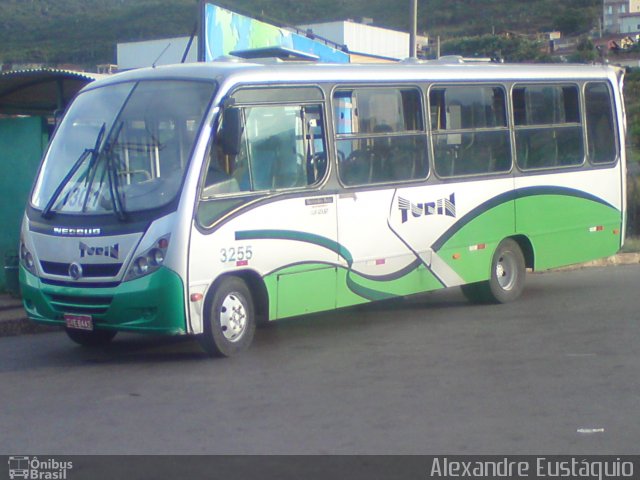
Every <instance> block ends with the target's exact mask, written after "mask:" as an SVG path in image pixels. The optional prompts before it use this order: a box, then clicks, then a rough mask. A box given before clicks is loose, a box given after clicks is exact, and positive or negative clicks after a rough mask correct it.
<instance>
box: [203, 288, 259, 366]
mask: <svg viewBox="0 0 640 480" xmlns="http://www.w3.org/2000/svg"><path fill="white" fill-rule="evenodd" d="M207 304H208V306H207V314H206V315H207V316H206V318H205V319H204V326H203V333H202V335H200V336H199V341H200V345H201V346H202V348H203V349H204V351H205V352H207V353H208V354H209V355H210V356H214V357H230V356H232V355H235V354H237V353H239V352H241V351H243V350H246V349H247V348H248V347H249V345H250V344H251V341H252V340H253V335H254V333H255V330H256V318H255V310H254V305H253V298H252V296H251V291H250V290H249V288H248V287H247V284H246V283H245V282H244V281H243V280H241V279H240V278H238V277H228V278H225V279H223V280H222V281H221V282H220V284H219V285H218V286H217V287H216V289H215V292H214V293H213V297H212V298H211V300H210V301H209V302H207Z"/></svg>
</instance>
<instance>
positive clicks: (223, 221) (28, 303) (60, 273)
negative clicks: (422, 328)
mask: <svg viewBox="0 0 640 480" xmlns="http://www.w3.org/2000/svg"><path fill="white" fill-rule="evenodd" d="M622 83H623V71H622V70H621V69H618V68H615V67H612V66H605V65H596V66H576V65H507V64H482V65H480V64H470V63H456V64H442V63H429V62H402V63H399V64H394V65H330V64H306V63H304V64H291V63H289V64H275V63H274V64H262V65H260V64H256V63H239V62H220V63H217V62H212V63H207V64H204V63H202V64H189V65H176V66H166V67H157V68H149V69H140V70H135V71H129V72H124V73H121V74H117V75H114V76H111V77H109V78H106V79H102V80H99V81H96V82H94V83H92V84H90V85H88V86H86V87H85V88H84V89H83V90H82V91H81V92H80V93H79V94H78V95H77V97H76V98H75V99H74V101H73V102H72V104H71V105H70V107H69V108H68V110H67V111H66V112H65V114H64V116H63V118H62V120H61V122H60V124H59V126H58V127H57V129H56V132H55V134H54V136H53V138H52V141H51V143H50V145H49V147H48V149H47V151H46V152H45V155H44V158H43V161H42V164H41V167H40V169H39V172H38V174H37V177H36V179H35V182H34V187H33V190H32V193H31V197H30V200H29V202H28V205H27V206H26V211H25V215H24V220H23V224H22V229H21V241H20V242H21V243H20V259H21V267H20V282H21V290H22V296H23V301H24V308H25V310H26V312H27V314H28V316H29V318H31V319H32V320H33V321H35V322H38V323H43V324H51V325H60V326H62V327H64V328H65V330H66V332H67V334H68V336H69V337H70V338H71V340H73V341H75V342H77V343H79V344H81V345H87V346H92V345H101V344H105V343H107V342H109V341H110V340H111V339H112V338H113V337H114V336H115V335H116V332H118V331H128V332H141V333H154V334H168V335H192V336H195V337H197V339H198V340H199V342H200V344H201V345H202V347H203V349H204V350H205V351H206V352H207V353H208V354H210V355H214V356H229V355H233V354H236V353H238V352H240V351H242V350H244V349H246V348H247V346H248V345H249V344H250V342H251V341H252V338H253V336H254V332H255V328H256V325H258V324H261V323H267V322H270V321H273V320H277V319H282V318H288V317H295V316H300V315H304V314H309V313H313V312H321V311H330V310H333V309H338V308H342V307H348V306H353V305H357V304H363V303H366V302H373V301H378V300H385V299H390V298H394V297H403V296H408V295H412V294H417V293H421V292H427V291H432V290H437V289H441V288H444V287H454V286H460V287H461V288H462V291H463V292H464V294H465V295H466V297H468V299H469V300H471V301H474V302H480V303H484V302H494V303H506V302H511V301H513V300H515V299H516V298H517V297H518V296H519V295H520V294H521V292H522V290H523V287H524V282H525V276H526V272H527V269H530V270H545V269H550V268H554V267H559V266H563V265H569V264H575V263H579V262H584V261H588V260H592V259H596V258H599V257H605V256H609V255H612V254H615V253H616V252H617V251H618V250H619V249H620V247H621V246H622V244H623V239H624V234H625V171H626V166H625V151H624V145H625V116H624V105H623V98H622ZM390 321H391V320H390Z"/></svg>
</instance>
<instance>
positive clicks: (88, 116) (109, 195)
mask: <svg viewBox="0 0 640 480" xmlns="http://www.w3.org/2000/svg"><path fill="white" fill-rule="evenodd" d="M214 89H215V85H214V84H213V83H208V82H207V83H205V82H193V81H191V82H186V81H176V80H166V81H146V82H145V81H142V82H135V83H134V82H125V83H120V84H115V85H109V86H105V87H101V88H95V89H91V90H88V91H86V92H84V93H82V94H80V95H79V96H78V98H77V99H76V100H75V101H74V103H73V104H72V106H71V107H70V109H69V111H68V112H67V114H66V115H65V117H64V119H63V121H62V123H61V125H60V127H59V129H58V131H57V133H56V135H55V137H54V138H53V140H52V143H51V147H50V149H49V152H48V154H47V156H46V158H45V161H44V163H43V166H42V168H41V171H40V174H39V176H38V180H37V181H36V186H35V189H34V193H33V197H32V203H33V205H34V207H35V208H38V209H42V210H43V215H45V214H49V213H72V214H83V213H85V214H108V213H116V214H118V215H119V216H120V217H121V216H122V215H124V213H126V212H133V211H140V210H147V209H153V208H158V207H161V206H163V205H166V204H167V203H169V202H171V201H172V200H173V199H174V198H175V197H176V195H177V193H178V191H179V190H180V186H181V184H182V179H183V177H184V173H185V171H186V167H187V165H188V161H189V156H190V153H191V150H192V148H193V144H194V141H195V139H196V136H197V133H198V131H199V129H200V125H201V123H202V119H203V116H204V114H205V112H206V109H207V107H208V105H209V102H210V100H211V98H212V96H213V93H214Z"/></svg>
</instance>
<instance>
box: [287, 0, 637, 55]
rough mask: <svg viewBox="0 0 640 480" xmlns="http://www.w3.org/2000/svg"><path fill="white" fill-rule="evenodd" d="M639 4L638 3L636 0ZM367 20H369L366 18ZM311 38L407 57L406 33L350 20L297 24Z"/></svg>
mask: <svg viewBox="0 0 640 480" xmlns="http://www.w3.org/2000/svg"><path fill="white" fill-rule="evenodd" d="M638 2H640V0H638ZM368 20H369V21H371V19H368ZM298 28H300V29H302V30H307V31H308V32H309V33H310V34H312V35H319V36H322V37H324V38H326V39H329V40H331V41H332V42H335V43H337V44H340V45H345V46H346V47H347V49H348V51H349V52H350V53H351V54H352V56H355V55H358V54H364V55H365V56H368V57H380V59H389V60H402V59H404V58H407V57H409V34H408V33H406V32H398V31H396V30H389V29H387V28H380V27H376V26H373V25H370V24H365V23H357V22H354V21H352V20H346V21H338V22H327V23H315V24H310V25H299V26H298ZM416 40H417V42H416V43H417V44H418V48H417V50H418V51H421V50H422V49H423V47H426V46H427V43H428V39H427V37H418V38H417V39H416Z"/></svg>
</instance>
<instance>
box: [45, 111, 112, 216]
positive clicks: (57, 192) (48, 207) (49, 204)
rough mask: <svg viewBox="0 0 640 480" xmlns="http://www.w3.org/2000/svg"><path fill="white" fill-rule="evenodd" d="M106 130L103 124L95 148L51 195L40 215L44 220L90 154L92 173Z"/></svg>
mask: <svg viewBox="0 0 640 480" xmlns="http://www.w3.org/2000/svg"><path fill="white" fill-rule="evenodd" d="M105 130H106V123H103V124H102V127H100V131H99V132H98V136H97V138H96V142H95V145H94V146H93V148H86V149H85V150H84V151H83V152H82V153H81V154H80V156H79V157H78V159H77V160H76V163H74V164H73V166H72V167H71V169H70V170H69V171H68V172H67V174H66V175H65V176H64V178H63V179H62V181H61V182H60V183H59V184H58V186H57V187H56V189H55V190H54V191H53V195H51V198H50V199H49V201H48V202H47V204H46V205H45V207H44V209H43V210H42V213H41V214H40V215H41V216H42V217H43V218H49V217H50V216H51V209H52V208H53V205H54V204H55V203H56V201H57V200H58V197H59V196H60V194H61V193H62V190H64V187H66V186H67V183H69V180H71V178H72V177H73V176H74V175H75V174H76V172H77V171H78V169H79V168H80V165H82V164H83V163H84V161H85V160H86V159H87V156H88V155H89V154H91V155H92V158H91V161H90V163H89V171H90V169H91V167H92V165H93V162H94V161H95V159H96V158H97V156H98V149H99V148H100V143H101V142H102V138H103V137H104V132H105ZM87 196H88V193H87Z"/></svg>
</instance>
